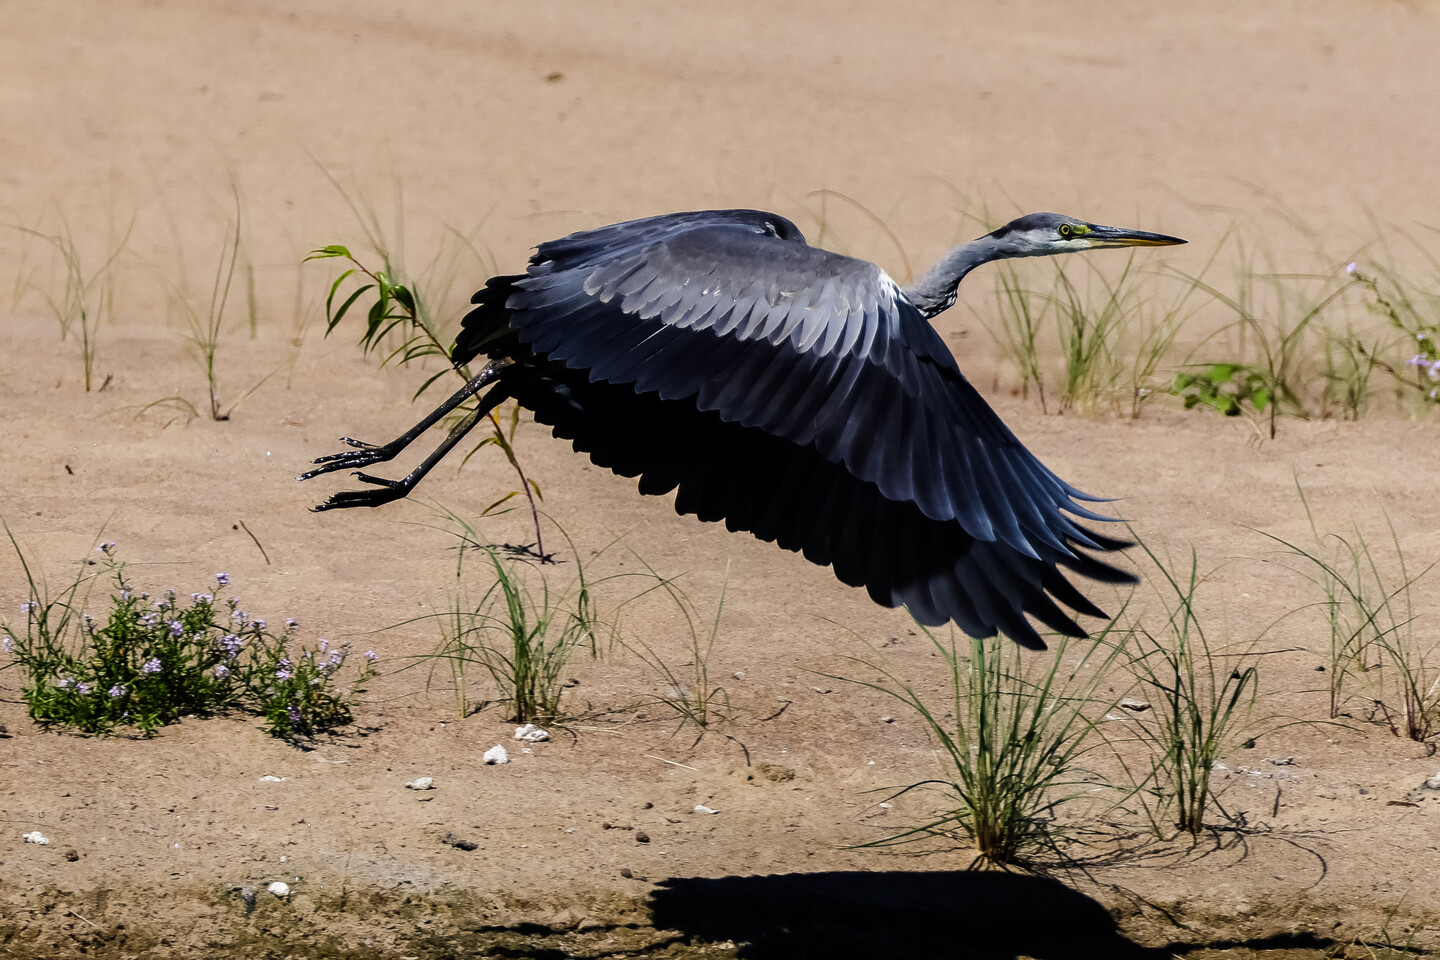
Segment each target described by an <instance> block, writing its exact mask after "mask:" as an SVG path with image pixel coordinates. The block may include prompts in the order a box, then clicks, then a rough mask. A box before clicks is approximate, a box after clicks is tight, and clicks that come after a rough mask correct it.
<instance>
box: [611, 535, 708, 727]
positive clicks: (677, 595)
mask: <svg viewBox="0 0 1440 960" xmlns="http://www.w3.org/2000/svg"><path fill="white" fill-rule="evenodd" d="M636 559H637V560H638V561H639V562H640V563H641V564H642V565H643V566H644V567H645V568H646V570H647V571H648V573H649V576H650V577H653V578H654V581H655V583H654V586H652V587H651V588H650V589H649V590H646V591H644V592H643V593H641V594H640V595H639V596H637V597H634V598H632V600H630V601H627V603H633V602H634V601H636V600H639V599H640V598H641V597H643V596H645V595H647V594H650V593H654V592H655V591H657V590H658V591H661V592H663V593H664V594H665V596H666V597H667V598H668V599H669V600H670V601H671V602H672V603H673V604H674V605H675V609H676V610H677V611H679V613H680V616H681V618H682V619H683V620H684V621H685V633H686V636H687V637H688V638H689V645H690V660H689V662H688V663H686V664H685V665H684V666H685V667H688V668H689V669H688V670H686V671H684V672H681V671H677V670H676V669H675V668H674V667H672V666H671V665H670V664H669V663H668V662H667V661H666V660H665V658H664V657H662V656H661V655H660V653H659V652H658V651H657V650H656V649H655V647H654V646H652V645H651V644H649V643H647V642H646V641H644V640H642V639H639V638H636V639H633V640H622V641H621V642H622V643H623V644H624V645H625V646H626V647H627V648H628V649H630V650H631V651H632V652H633V653H634V654H635V655H636V656H638V657H639V658H640V661H641V662H642V663H644V664H645V665H646V666H647V667H649V668H650V669H651V670H652V671H654V673H655V674H656V675H657V676H658V677H659V678H660V681H661V683H662V684H663V688H664V689H663V692H662V693H660V694H658V695H657V696H656V700H658V701H659V702H660V703H661V704H663V705H664V706H666V707H669V708H670V709H671V710H674V711H675V713H676V714H677V715H678V716H679V717H680V720H681V723H682V724H683V723H693V724H694V725H695V726H696V727H697V728H698V729H699V731H700V734H701V735H702V736H703V735H704V733H705V731H706V730H708V729H709V728H710V725H711V724H712V723H714V722H716V721H721V722H724V721H728V720H731V719H733V717H734V711H733V710H732V708H731V705H730V695H729V694H728V693H727V692H726V690H725V687H724V686H722V685H721V684H718V683H715V682H714V680H713V679H712V678H711V676H710V655H711V652H712V651H713V650H714V649H715V640H716V638H717V637H718V636H719V635H720V617H721V614H722V613H723V612H724V609H725V587H724V586H722V587H721V589H720V599H719V600H718V601H717V602H716V604H715V616H714V618H713V619H712V620H711V621H710V625H709V630H708V631H706V630H704V629H703V624H704V621H705V617H703V616H702V615H701V613H700V611H699V610H698V609H697V608H696V606H695V602H694V601H693V600H691V599H690V598H689V596H687V595H686V594H685V593H684V591H682V590H681V589H680V588H679V587H677V586H676V585H675V581H674V580H670V579H665V578H663V577H661V576H660V575H659V574H658V573H656V572H655V569H654V568H653V567H651V566H650V564H649V563H647V562H646V561H645V560H644V559H643V558H641V557H640V556H639V555H638V554H637V555H636ZM729 579H730V565H729V564H728V563H727V564H726V565H725V580H726V582H727V583H728V582H729ZM621 606H622V608H623V607H624V606H625V604H622V605H621Z"/></svg>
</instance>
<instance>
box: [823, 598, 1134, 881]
mask: <svg viewBox="0 0 1440 960" xmlns="http://www.w3.org/2000/svg"><path fill="white" fill-rule="evenodd" d="M1112 625H1113V621H1112V623H1111V625H1107V626H1106V627H1105V628H1103V629H1102V630H1101V632H1100V634H1099V636H1097V637H1096V638H1094V639H1092V640H1087V641H1074V640H1070V639H1069V638H1066V637H1058V638H1055V640H1054V642H1053V643H1052V644H1051V650H1050V652H1048V653H1047V654H1045V655H1044V656H1043V657H1036V656H1033V655H1029V656H1027V654H1026V653H1025V651H1022V650H1021V649H1020V648H1019V647H1018V646H1017V645H1016V644H1014V643H1012V642H1011V641H1010V640H1008V639H1006V638H1004V637H999V638H994V637H992V638H988V639H974V638H971V639H969V651H968V652H969V656H968V658H967V657H962V656H961V655H960V653H959V652H958V651H957V649H956V646H955V641H954V637H953V635H952V636H951V637H950V638H949V639H948V640H947V641H942V640H940V639H939V638H938V637H936V636H935V634H933V633H931V632H930V631H928V630H926V631H925V634H926V636H927V637H928V638H929V639H930V641H931V643H932V644H934V646H935V650H936V652H937V653H938V654H939V656H940V657H941V659H942V661H943V663H944V664H945V666H946V668H947V670H946V694H945V697H944V700H943V702H942V704H943V705H933V706H932V704H931V703H930V702H927V700H926V698H925V697H924V696H923V695H922V694H920V693H919V692H917V691H916V690H915V688H914V687H913V686H912V685H911V684H910V683H908V682H906V681H905V680H902V679H900V678H899V677H896V676H895V675H894V674H893V673H892V672H890V671H889V670H887V669H885V668H883V667H882V668H879V669H880V670H881V672H882V674H883V675H884V679H882V680H881V681H878V682H873V683H872V682H867V681H862V680H852V679H849V678H845V677H835V678H834V679H838V680H849V682H852V683H859V684H861V685H862V686H866V687H870V688H871V689H874V690H878V691H880V692H882V693H885V694H888V695H889V696H892V697H894V698H895V699H897V700H899V701H900V702H901V703H903V704H904V705H905V706H907V707H908V708H910V710H911V711H913V713H914V714H915V715H916V716H917V717H918V718H919V719H920V721H921V723H922V725H923V726H924V727H925V729H926V730H927V732H928V733H929V734H930V737H931V739H932V740H933V741H934V742H936V743H937V744H938V745H939V748H940V749H939V751H938V754H939V759H940V764H941V768H942V774H941V776H940V777H938V778H936V779H933V780H926V781H923V782H921V783H916V784H912V785H910V786H908V787H905V788H903V789H901V790H899V791H898V792H896V793H894V794H893V795H892V799H894V797H898V796H901V795H903V794H905V793H908V792H910V791H912V790H917V789H921V788H938V789H939V791H940V792H941V793H942V795H943V796H944V797H945V800H944V812H942V813H941V815H940V816H938V817H935V818H933V819H930V820H928V821H926V822H925V823H923V824H920V825H919V826H915V827H911V828H908V829H905V830H902V831H901V832H899V833H896V834H894V835H893V836H890V837H886V838H884V839H882V840H878V841H874V842H872V843H870V844H866V846H883V845H890V844H895V843H901V842H906V841H911V840H917V839H921V838H924V837H932V836H945V837H959V838H963V839H964V840H966V841H967V842H969V843H970V844H971V845H973V847H974V848H975V852H976V857H977V859H979V860H984V861H988V862H991V863H997V864H1005V863H1019V862H1024V861H1025V860H1026V859H1027V858H1029V857H1030V856H1032V855H1033V854H1034V853H1036V852H1037V850H1038V849H1053V847H1054V844H1055V842H1056V838H1057V832H1056V831H1057V827H1056V822H1055V817H1056V814H1057V813H1058V812H1059V811H1060V809H1061V808H1062V807H1064V806H1065V805H1066V804H1067V803H1070V802H1072V801H1075V800H1078V799H1080V798H1082V797H1087V796H1090V795H1092V794H1093V792H1094V790H1095V785H1094V783H1093V782H1092V780H1091V778H1090V777H1089V776H1087V775H1086V773H1085V771H1084V770H1083V769H1082V762H1083V759H1084V757H1085V756H1086V754H1087V753H1089V752H1090V751H1091V750H1092V749H1094V748H1095V747H1097V746H1099V745H1100V742H1099V740H1098V738H1097V737H1096V726H1095V721H1094V719H1092V718H1093V717H1094V716H1096V715H1101V716H1103V715H1104V712H1105V708H1106V707H1107V706H1108V705H1109V704H1110V703H1111V702H1113V701H1111V700H1109V699H1107V698H1105V697H1101V696H1099V695H1098V691H1099V689H1100V685H1101V683H1102V681H1103V680H1104V678H1105V677H1106V675H1107V674H1108V673H1109V671H1110V669H1111V667H1112V666H1113V665H1114V664H1115V662H1116V659H1117V658H1118V657H1119V656H1120V654H1121V652H1122V650H1123V647H1124V645H1123V642H1119V640H1120V638H1118V637H1116V636H1115V635H1114V634H1113V633H1112ZM921 629H922V630H923V629H924V628H923V627H922V628H921ZM866 666H867V667H873V666H874V665H872V664H866Z"/></svg>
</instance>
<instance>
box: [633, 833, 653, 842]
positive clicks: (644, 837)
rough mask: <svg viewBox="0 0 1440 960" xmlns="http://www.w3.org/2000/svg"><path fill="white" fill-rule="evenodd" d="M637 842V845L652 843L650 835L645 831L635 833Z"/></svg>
mask: <svg viewBox="0 0 1440 960" xmlns="http://www.w3.org/2000/svg"><path fill="white" fill-rule="evenodd" d="M635 842H636V843H649V842H650V834H648V833H646V832H645V831H644V830H636V831H635Z"/></svg>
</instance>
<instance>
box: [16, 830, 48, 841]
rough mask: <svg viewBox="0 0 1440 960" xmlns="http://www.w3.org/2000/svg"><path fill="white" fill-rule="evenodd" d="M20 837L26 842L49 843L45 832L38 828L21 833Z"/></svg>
mask: <svg viewBox="0 0 1440 960" xmlns="http://www.w3.org/2000/svg"><path fill="white" fill-rule="evenodd" d="M21 839H23V840H24V841H25V842H26V843H49V842H50V838H49V837H47V836H45V834H43V833H41V832H40V831H39V830H33V831H31V832H30V833H26V834H22V835H21Z"/></svg>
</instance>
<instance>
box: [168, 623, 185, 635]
mask: <svg viewBox="0 0 1440 960" xmlns="http://www.w3.org/2000/svg"><path fill="white" fill-rule="evenodd" d="M165 625H166V626H167V627H169V628H170V636H172V637H183V636H184V635H185V624H183V623H181V622H180V621H179V620H166V621H165Z"/></svg>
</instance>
